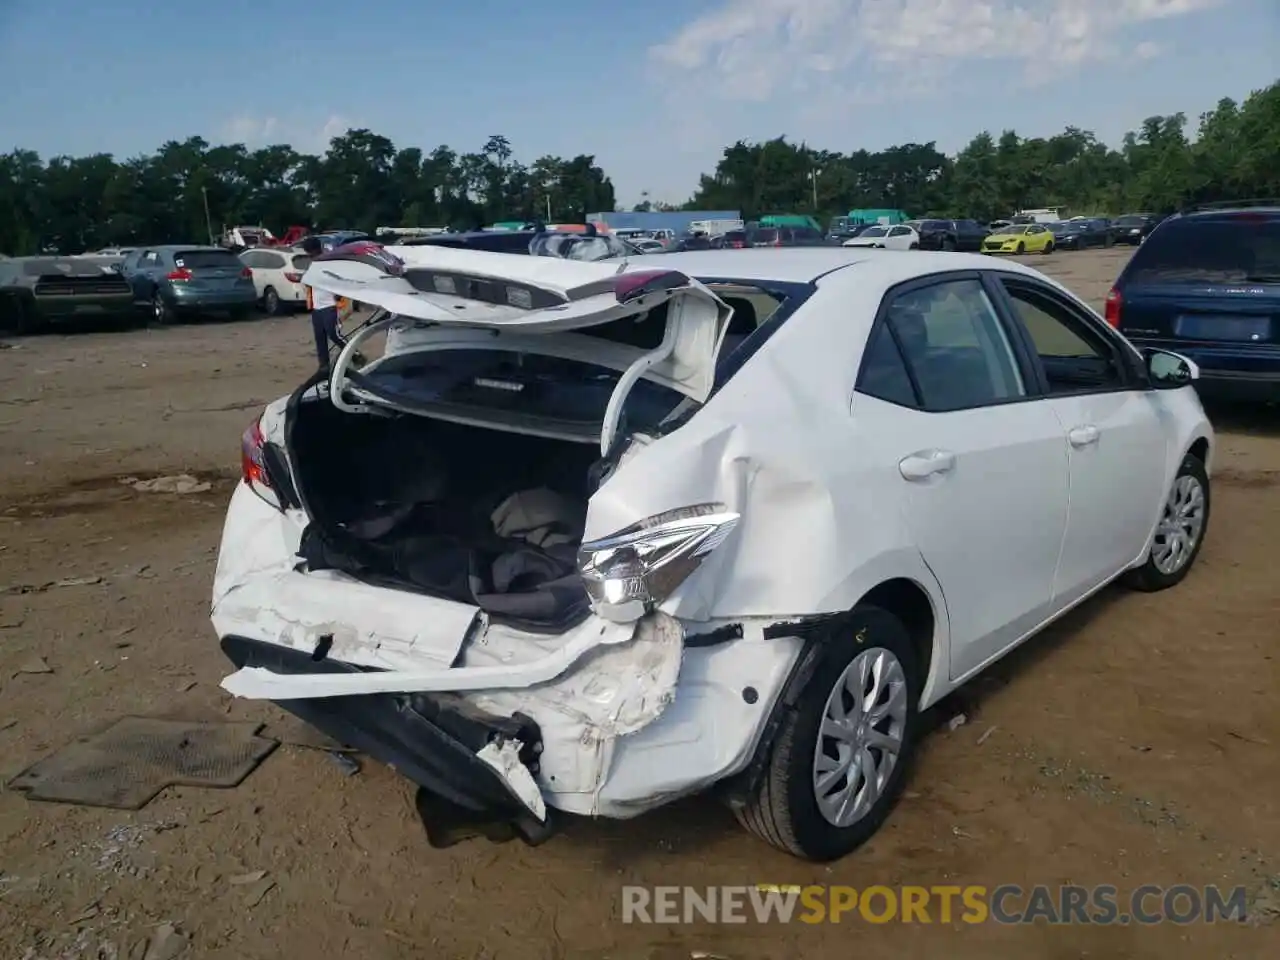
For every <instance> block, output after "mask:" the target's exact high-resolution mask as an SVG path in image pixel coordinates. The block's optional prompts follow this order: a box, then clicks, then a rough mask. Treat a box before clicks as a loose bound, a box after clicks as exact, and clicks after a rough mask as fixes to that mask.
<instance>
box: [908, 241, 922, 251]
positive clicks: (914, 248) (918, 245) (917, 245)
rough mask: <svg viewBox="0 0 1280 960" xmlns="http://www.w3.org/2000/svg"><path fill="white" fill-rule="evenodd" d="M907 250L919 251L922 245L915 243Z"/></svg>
mask: <svg viewBox="0 0 1280 960" xmlns="http://www.w3.org/2000/svg"><path fill="white" fill-rule="evenodd" d="M907 249H908V250H919V249H920V244H918V243H913V244H912V245H911V246H909V247H907Z"/></svg>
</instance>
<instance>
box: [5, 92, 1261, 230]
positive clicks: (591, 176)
mask: <svg viewBox="0 0 1280 960" xmlns="http://www.w3.org/2000/svg"><path fill="white" fill-rule="evenodd" d="M1254 197H1280V81H1277V82H1276V83H1273V84H1272V85H1271V86H1269V87H1267V88H1265V89H1262V90H1258V91H1255V92H1254V93H1252V94H1250V95H1249V96H1248V97H1246V98H1245V99H1244V101H1243V102H1240V103H1237V102H1235V101H1234V100H1231V99H1223V100H1221V101H1220V102H1219V103H1218V105H1217V106H1216V107H1215V108H1214V109H1213V110H1210V111H1208V112H1207V113H1204V114H1202V115H1201V116H1200V117H1199V118H1198V121H1197V123H1196V124H1195V125H1194V127H1193V126H1192V125H1191V124H1190V123H1189V122H1188V118H1187V116H1186V115H1185V114H1183V113H1174V114H1171V115H1168V116H1154V117H1149V118H1148V119H1146V120H1145V121H1143V123H1142V125H1141V127H1140V128H1139V129H1137V130H1134V131H1131V132H1130V133H1128V134H1126V135H1125V137H1124V139H1123V141H1122V143H1121V144H1120V145H1119V147H1110V146H1108V145H1107V144H1105V143H1102V142H1101V141H1099V140H1098V138H1097V137H1096V136H1094V134H1092V133H1091V132H1089V131H1087V130H1082V129H1079V128H1077V127H1067V128H1066V129H1065V130H1063V132H1062V133H1060V134H1057V135H1056V136H1052V137H1030V138H1024V137H1022V136H1020V135H1019V134H1018V133H1017V132H1016V131H1013V130H1005V131H1004V132H1002V133H1001V134H1000V135H999V136H996V135H993V134H991V133H990V132H983V133H980V134H978V135H977V136H975V137H974V138H973V140H972V141H970V143H969V144H968V145H967V146H966V147H965V148H964V149H963V150H961V151H960V152H959V153H958V154H956V155H955V156H954V157H949V156H947V155H946V154H944V153H943V152H942V151H940V150H939V149H938V148H937V144H936V143H935V142H930V143H924V144H919V143H907V144H901V145H899V146H894V147H889V148H887V149H884V150H880V151H868V150H856V151H854V152H852V153H848V154H842V153H837V152H833V151H829V150H819V149H814V148H811V147H810V146H809V145H807V144H803V143H800V144H797V143H793V142H792V141H790V140H788V139H787V138H785V137H779V138H777V139H775V140H769V141H766V142H763V143H748V142H745V141H739V142H737V143H735V144H733V145H732V146H730V147H727V148H726V149H725V150H724V153H723V156H722V157H721V158H720V160H719V162H718V163H717V165H716V168H715V170H714V171H713V172H712V173H710V174H704V175H702V177H701V178H700V181H699V184H698V188H697V190H696V191H695V193H694V194H693V196H692V197H690V198H689V199H688V201H687V202H685V203H683V204H681V205H680V207H681V208H683V209H695V210H696V209H721V210H723V209H736V210H741V211H742V213H743V215H744V216H745V217H747V218H748V219H750V218H754V217H757V216H760V215H763V214H768V213H812V214H815V215H817V216H818V217H819V218H821V219H823V220H824V221H825V218H827V217H830V216H833V215H837V214H841V213H846V212H847V211H849V210H851V209H858V208H868V207H889V208H893V209H900V210H905V211H907V212H909V213H911V214H913V215H916V216H942V217H974V218H977V219H979V220H989V219H993V218H995V217H998V216H1004V215H1007V214H1008V213H1010V212H1012V211H1014V210H1017V209H1024V208H1029V207H1055V206H1062V207H1066V208H1068V209H1070V210H1071V211H1072V212H1080V213H1099V214H1105V213H1110V214H1118V213H1123V212H1127V211H1154V212H1164V211H1170V210H1174V209H1177V208H1178V207H1180V206H1183V205H1185V204H1188V203H1196V202H1205V201H1210V200H1239V199H1245V198H1254ZM613 209H615V197H614V189H613V183H612V182H611V181H610V179H609V177H608V175H607V174H606V172H605V171H604V170H603V169H602V168H601V167H600V166H599V165H598V164H597V163H596V160H595V157H594V156H592V155H589V154H581V155H579V156H576V157H573V158H571V159H563V158H560V157H553V156H546V157H542V158H540V159H538V160H536V161H534V162H533V163H531V164H528V165H525V164H522V163H520V162H519V161H517V160H516V159H515V158H514V151H513V149H512V145H511V143H510V141H509V140H508V139H507V138H506V137H502V136H493V137H490V138H489V139H488V140H487V141H486V143H485V144H484V145H483V147H482V148H481V149H480V150H479V151H477V152H474V153H462V154H459V153H457V152H455V151H454V150H452V149H450V148H449V147H447V146H440V147H437V148H436V149H434V150H432V151H431V152H429V153H424V152H423V150H421V149H419V148H418V147H402V148H397V147H396V145H395V144H394V143H392V142H391V141H390V140H389V139H387V138H386V137H383V136H380V135H379V134H376V133H374V132H372V131H370V130H365V129H353V130H349V131H347V132H346V133H345V134H343V135H341V136H338V137H335V138H333V140H332V141H331V142H330V144H329V148H328V150H327V151H326V152H325V153H324V155H323V156H314V155H310V154H304V153H299V152H298V151H296V150H294V149H293V148H292V147H290V146H288V145H283V144H281V145H276V146H269V147H264V148H262V149H258V150H249V149H248V148H247V147H245V146H244V145H243V144H229V145H219V146H214V145H211V144H210V143H209V142H208V141H206V140H204V139H202V138H200V137H192V138H190V139H188V140H185V141H183V142H177V141H171V142H169V143H166V144H164V145H163V146H162V147H161V148H160V149H159V150H157V151H156V152H155V153H154V154H151V155H148V156H140V157H135V158H132V159H128V160H117V159H116V158H114V157H112V156H110V155H108V154H94V155H92V156H87V157H65V156H60V157H54V158H52V159H50V160H48V161H47V162H45V161H42V160H41V158H40V156H39V155H38V154H36V153H35V152H33V151H30V150H21V149H19V150H14V151H12V152H10V153H9V154H7V155H4V156H2V157H0V252H4V253H8V254H10V255H21V254H29V253H34V252H38V251H40V250H42V249H46V248H56V249H59V250H60V251H62V252H79V251H82V250H92V249H96V248H99V247H104V246H111V245H122V244H131V245H132V244H138V243H148V242H161V241H165V240H172V241H197V240H204V239H207V238H208V235H209V234H210V233H211V232H212V233H214V234H217V233H220V232H221V229H222V227H223V226H224V225H226V226H233V225H239V224H265V225H266V226H268V227H270V228H271V229H272V230H275V231H276V232H283V231H284V230H285V229H286V228H287V227H288V226H290V225H293V224H301V225H304V226H309V227H316V228H322V229H341V228H345V229H352V230H362V231H366V232H371V231H373V230H374V229H375V228H377V227H379V226H397V225H399V226H445V225H448V226H453V227H460V228H468V227H473V226H476V225H478V224H483V223H490V222H494V221H498V220H505V219H532V218H538V217H541V218H545V219H548V220H551V221H555V220H560V221H569V222H572V221H578V222H580V221H581V220H582V219H583V218H584V217H585V216H586V214H588V213H591V212H595V211H601V210H613ZM634 209H637V210H647V209H676V207H673V206H671V205H668V204H660V203H659V204H653V203H651V202H650V201H648V200H646V201H644V202H643V203H641V204H640V205H639V206H637V207H636V208H634Z"/></svg>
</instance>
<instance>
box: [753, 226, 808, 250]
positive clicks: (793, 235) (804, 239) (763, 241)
mask: <svg viewBox="0 0 1280 960" xmlns="http://www.w3.org/2000/svg"><path fill="white" fill-rule="evenodd" d="M747 238H748V242H749V245H750V246H752V247H816V246H827V243H826V240H825V239H824V238H823V235H822V233H821V232H819V231H817V230H814V229H813V228H812V227H792V226H759V225H758V224H757V225H748V227H747Z"/></svg>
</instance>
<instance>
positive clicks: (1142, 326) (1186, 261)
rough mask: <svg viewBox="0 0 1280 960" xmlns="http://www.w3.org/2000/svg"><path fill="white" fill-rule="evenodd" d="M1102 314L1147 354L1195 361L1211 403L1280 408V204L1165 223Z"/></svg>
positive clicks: (1195, 213)
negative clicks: (1170, 353) (1279, 404)
mask: <svg viewBox="0 0 1280 960" xmlns="http://www.w3.org/2000/svg"><path fill="white" fill-rule="evenodd" d="M1105 315H1106V320H1107V323H1109V324H1110V325H1111V326H1113V327H1115V328H1116V329H1117V330H1119V331H1120V332H1121V333H1123V334H1124V335H1125V336H1126V337H1127V338H1128V339H1129V340H1130V341H1132V342H1133V343H1134V345H1135V346H1137V347H1139V348H1140V349H1141V348H1143V347H1154V348H1158V349H1162V350H1174V351H1177V352H1178V353H1181V354H1183V355H1184V356H1187V357H1190V358H1191V359H1192V360H1194V361H1195V362H1196V363H1197V364H1198V365H1199V367H1200V380H1199V381H1198V383H1197V389H1199V390H1200V391H1201V393H1202V394H1204V395H1205V396H1222V397H1224V398H1237V399H1257V400H1280V201H1266V202H1265V203H1264V202H1262V201H1252V202H1250V203H1247V204H1241V203H1237V204H1232V205H1229V206H1228V205H1226V204H1221V205H1213V206H1210V207H1199V208H1196V209H1194V210H1191V211H1188V212H1185V213H1180V214H1176V215H1174V216H1172V217H1170V218H1169V219H1167V220H1165V221H1164V222H1163V223H1161V224H1160V225H1159V226H1157V227H1156V228H1155V229H1154V230H1152V232H1151V234H1150V235H1149V236H1148V237H1147V239H1146V240H1145V241H1144V242H1143V243H1142V245H1141V246H1139V247H1138V249H1137V251H1136V252H1135V253H1134V255H1133V258H1132V259H1131V260H1130V261H1129V263H1128V265H1126V266H1125V268H1124V270H1123V271H1121V273H1120V276H1119V278H1118V279H1117V280H1116V282H1115V286H1114V287H1112V288H1111V292H1110V293H1109V294H1107V301H1106V308H1105Z"/></svg>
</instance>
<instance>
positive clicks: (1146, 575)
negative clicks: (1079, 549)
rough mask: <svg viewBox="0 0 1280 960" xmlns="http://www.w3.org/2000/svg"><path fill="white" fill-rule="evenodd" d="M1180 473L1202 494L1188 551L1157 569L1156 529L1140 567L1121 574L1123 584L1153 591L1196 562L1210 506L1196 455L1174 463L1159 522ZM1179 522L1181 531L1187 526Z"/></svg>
mask: <svg viewBox="0 0 1280 960" xmlns="http://www.w3.org/2000/svg"><path fill="white" fill-rule="evenodd" d="M1184 477H1187V478H1192V479H1194V481H1195V482H1196V484H1198V485H1199V489H1200V491H1201V494H1202V496H1203V509H1202V511H1201V514H1200V528H1199V532H1198V533H1197V534H1196V535H1195V539H1194V541H1193V543H1192V545H1191V549H1190V551H1189V552H1188V553H1187V554H1186V558H1185V560H1183V562H1182V564H1181V566H1179V567H1177V568H1176V569H1174V570H1172V571H1166V570H1161V569H1160V567H1159V566H1158V565H1157V564H1156V559H1155V553H1156V549H1157V546H1158V542H1159V541H1160V537H1161V536H1162V534H1161V533H1160V532H1159V531H1157V533H1156V538H1155V542H1153V543H1152V550H1151V553H1149V554H1148V555H1147V559H1146V561H1145V562H1144V563H1143V564H1142V566H1140V567H1134V568H1133V569H1132V570H1130V571H1128V572H1127V573H1125V575H1124V578H1123V580H1124V584H1125V586H1127V587H1129V588H1131V589H1133V590H1140V591H1142V592H1143V593H1155V592H1156V591H1157V590H1168V589H1169V588H1170V587H1172V586H1176V585H1177V584H1179V583H1181V582H1182V581H1183V580H1184V579H1186V576H1187V574H1188V573H1189V572H1190V570H1191V567H1192V566H1193V565H1194V564H1195V562H1196V557H1198V556H1199V555H1200V548H1201V546H1203V545H1204V538H1205V534H1206V533H1208V532H1209V513H1210V507H1211V506H1212V498H1211V496H1210V491H1209V475H1208V474H1207V473H1206V472H1205V469H1204V464H1203V463H1202V462H1201V461H1200V459H1199V458H1198V457H1195V456H1193V455H1192V454H1189V453H1188V454H1187V455H1186V456H1184V457H1183V458H1182V463H1181V464H1180V465H1179V466H1178V473H1177V475H1176V476H1175V477H1174V478H1173V488H1172V489H1171V490H1170V491H1169V494H1168V495H1167V497H1166V499H1165V504H1164V508H1163V510H1162V511H1161V514H1160V521H1161V523H1162V524H1163V523H1165V522H1166V520H1167V519H1168V517H1169V514H1170V512H1171V510H1172V509H1173V501H1174V491H1176V490H1177V489H1178V485H1179V482H1180V481H1182V479H1183V478H1184ZM1188 522H1189V521H1184V523H1183V524H1182V526H1183V530H1184V532H1185V531H1186V529H1187V523H1188Z"/></svg>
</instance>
